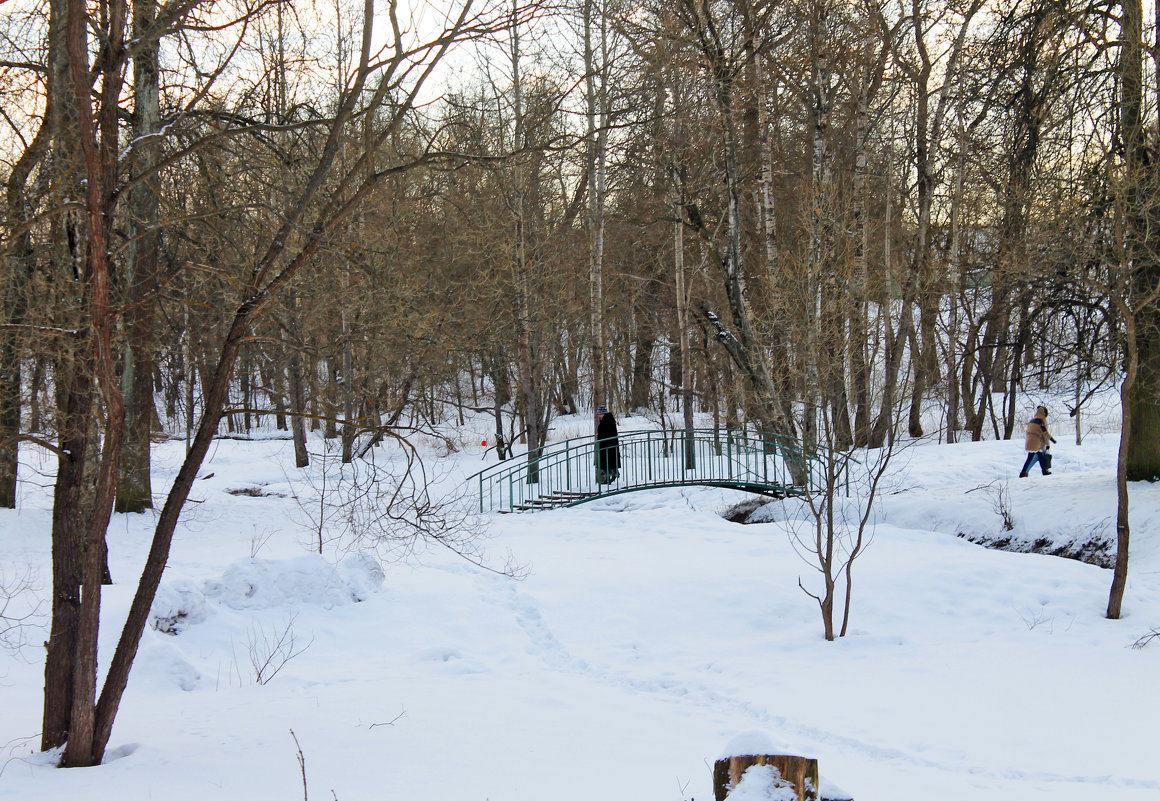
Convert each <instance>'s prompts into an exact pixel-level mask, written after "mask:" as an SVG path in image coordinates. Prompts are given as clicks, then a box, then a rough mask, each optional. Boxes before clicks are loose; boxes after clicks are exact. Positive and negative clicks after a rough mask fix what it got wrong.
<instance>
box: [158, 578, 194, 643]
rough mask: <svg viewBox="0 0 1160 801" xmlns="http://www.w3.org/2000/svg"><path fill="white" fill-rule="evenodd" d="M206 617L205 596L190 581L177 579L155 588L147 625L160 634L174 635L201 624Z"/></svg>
mask: <svg viewBox="0 0 1160 801" xmlns="http://www.w3.org/2000/svg"><path fill="white" fill-rule="evenodd" d="M206 615H207V611H206V606H205V594H204V593H202V591H201V590H200V589H198V587H197V586H196V585H195V584H194V583H193V582H192V581H186V580H182V579H179V580H177V581H169V582H165V583H163V584H162V585H161V586H160V587H158V588H157V595H156V596H155V597H154V598H153V606H152V607H150V609H149V625H150V627H152V628H154V629H156V630H157V631H160V632H161V633H162V634H173V635H176V634H180V633H181V632H182V631H184V630H185V629H186V628H187V627H188V626H190V625H191V624H193V623H201V622H202V621H204V620H205V618H206Z"/></svg>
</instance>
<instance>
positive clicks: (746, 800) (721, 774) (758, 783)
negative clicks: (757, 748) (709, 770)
mask: <svg viewBox="0 0 1160 801" xmlns="http://www.w3.org/2000/svg"><path fill="white" fill-rule="evenodd" d="M750 768H756V769H755V770H752V771H750ZM761 768H765V769H764V770H762V769H761ZM771 768H772V770H771ZM747 771H748V772H749V773H748V775H746V772H747ZM713 797H714V799H716V801H725V799H726V798H731V799H733V801H767V800H768V801H822V799H821V798H820V796H819V794H818V760H816V759H810V758H809V757H801V756H791V755H788V754H746V755H743V756H726V757H722V758H721V759H718V760H717V762H716V764H714V766H713Z"/></svg>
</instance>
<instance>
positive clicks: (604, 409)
mask: <svg viewBox="0 0 1160 801" xmlns="http://www.w3.org/2000/svg"><path fill="white" fill-rule="evenodd" d="M596 413H597V414H608V407H607V406H601V407H600V408H599V409H597V410H596Z"/></svg>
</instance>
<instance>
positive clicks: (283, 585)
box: [0, 418, 1160, 801]
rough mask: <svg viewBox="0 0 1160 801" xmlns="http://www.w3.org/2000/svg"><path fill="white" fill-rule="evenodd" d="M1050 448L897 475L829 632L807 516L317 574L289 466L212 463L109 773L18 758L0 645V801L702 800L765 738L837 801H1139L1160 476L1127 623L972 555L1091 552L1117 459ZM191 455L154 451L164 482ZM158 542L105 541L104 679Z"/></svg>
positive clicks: (38, 523) (23, 685) (1146, 783)
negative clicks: (1039, 462) (1034, 454)
mask: <svg viewBox="0 0 1160 801" xmlns="http://www.w3.org/2000/svg"><path fill="white" fill-rule="evenodd" d="M634 422H640V421H639V420H637V421H634V420H633V419H631V418H630V419H627V420H623V421H622V429H625V428H631V427H632V424H633V423H634ZM585 425H587V424H586V422H585V421H582V420H581V421H575V427H576V429H577V433H579V432H580V431H582V430H583V429H584V427H585ZM1054 428H1055V429H1056V430H1055V433H1056V436H1057V437H1059V439H1060V443H1059V445H1058V446H1056V448H1055V451H1056V464H1055V468H1054V475H1052V476H1049V477H1044V476H1041V475H1040V474H1039V472H1038V469H1036V470H1035V472H1034V473H1033V474H1032V475H1031V476H1030V477H1029V478H1027V479H1018V478H1016V473H1017V472H1018V469H1019V467H1020V465H1021V462H1022V458H1023V453H1022V447H1021V441H1015V442H983V443H967V444H956V445H937V444H917V445H914V446H912V447H909V448H907V449H905V450H904V451H903V452H902V453H900V454H899V456H898V457H897V459H896V461H895V462H894V466H893V471H892V474H891V476H890V479H889V481H888V482H887V486H885V487H884V489H883V490H882V494H881V497H880V498H879V505H878V507H877V508H878V514H877V516H876V520H877V523H876V525H875V527H874V530H873V543H872V545H871V546H870V548H869V550H868V551H866V553H865V554H864V555H863V556H862V557H861V558H860V559H859V560H858V561H857V562H856V563H855V568H854V596H853V605H852V619H851V628H850V633H849V634H848V636H846V637H845V638H842V639H839V640H838V641H835V642H826V641H825V640H824V639H823V637H822V627H821V620H820V616H819V612H818V609H817V604H816V603H815V602H814V601H813V600H812V599H811V598H810V597H808V596H807V595H806V594H805V593H804V592H803V591H802V589H800V588H799V586H798V583H799V580H800V581H801V582H802V583H803V584H804V585H805V586H806V587H807V588H810V589H812V590H816V589H817V586H818V584H817V581H818V579H817V573H816V572H815V571H814V570H812V569H811V568H810V566H809V565H807V564H806V563H805V562H803V560H802V559H801V558H800V557H799V555H798V554H797V553H796V552H795V550H794V548H793V546H792V544H791V538H790V535H789V533H788V532H790V531H792V530H794V529H795V527H796V529H797V530H799V531H800V521H801V519H802V515H803V508H802V507H801V505H800V504H797V503H791V502H787V503H781V504H778V505H776V506H773V507H769V508H768V509H766V510H765V513H764V517H765V519H767V520H769V521H771V522H766V523H761V524H753V525H738V524H735V523H730V522H727V521H726V520H724V519H723V518H722V517H721V514H720V513H721V512H722V511H724V510H725V509H726V508H728V507H729V506H730V505H732V504H734V503H736V502H737V501H739V500H741V499H743V498H744V496H741V495H739V494H736V493H732V492H727V491H721V490H712V489H671V490H652V491H648V492H640V493H630V494H625V495H619V496H615V497H611V498H607V499H604V500H602V501H598V502H593V503H590V504H587V505H584V506H580V507H576V508H572V509H562V510H555V511H550V512H539V513H535V514H523V515H507V516H498V517H494V518H491V519H490V525H489V527H488V528H487V529H486V531H483V530H482V529H481V533H482V534H483V536H485V537H486V539H485V540H484V545H485V548H486V550H487V554H488V558H489V559H490V560H491V562H492V563H493V564H502V563H503V561H504V559H505V555H506V554H507V553H508V552H510V553H511V554H512V555H513V556H514V557H515V559H516V560H517V561H518V562H520V563H522V564H523V565H525V566H526V567H527V568H528V575H527V577H526V578H524V579H523V580H521V581H516V580H512V579H510V578H507V577H504V576H502V575H497V574H495V573H491V572H487V571H484V570H481V569H479V568H477V567H475V566H473V565H472V564H469V563H468V562H467V561H464V560H463V559H461V558H459V557H457V556H455V555H453V554H451V553H448V552H447V551H445V550H440V549H434V550H427V551H425V552H421V553H416V554H413V555H411V557H410V558H408V559H407V560H406V561H405V562H402V563H388V564H386V565H384V566H383V569H382V570H380V568H379V564H378V562H377V560H374V559H372V558H369V557H368V556H367V555H366V554H360V553H358V552H347V553H345V554H342V555H339V554H337V553H327V554H326V556H325V557H319V556H317V555H311V549H312V547H313V543H314V542H315V541H316V539H315V538H316V535H315V534H314V533H312V532H311V531H310V530H309V528H308V526H309V521H310V520H311V519H313V514H312V512H311V511H310V509H311V505H310V501H311V498H312V496H313V493H314V490H313V486H314V485H311V484H308V483H306V482H303V481H301V480H300V479H299V477H298V476H297V474H296V471H295V470H294V468H293V466H292V465H293V454H292V449H291V447H290V443H289V442H286V441H283V440H273V439H271V440H264V441H253V442H242V441H228V440H223V441H221V442H220V443H219V444H218V445H217V447H216V448H215V450H214V451H213V452H212V453H211V457H210V459H209V460H208V461H207V463H206V465H205V467H204V469H203V471H202V474H203V476H204V479H203V480H200V481H198V482H197V486H196V490H195V496H194V497H195V500H196V503H193V504H191V505H190V507H189V510H188V514H187V516H186V519H185V521H184V523H183V524H182V526H181V528H180V530H179V532H178V536H177V538H176V540H175V543H174V547H173V552H172V556H171V559H170V562H169V566H168V569H167V572H166V578H165V582H164V584H163V588H162V593H161V595H160V597H159V600H158V603H157V604H156V605H155V607H154V611H155V613H156V614H157V619H158V621H159V625H160V627H161V628H162V629H169V630H171V631H173V632H175V633H164V632H163V631H159V630H153V629H151V630H149V631H147V632H146V636H145V639H144V642H143V644H142V648H141V652H140V656H139V658H138V660H137V664H136V666H135V667H134V671H133V676H132V680H131V682H130V686H129V689H128V691H127V693H126V695H125V699H124V704H123V706H122V709H121V712H120V715H119V717H118V719H117V723H116V727H115V729H114V732H113V737H112V742H111V745H110V751H109V755H108V758H107V760H106V764H104V765H102V766H101V767H99V768H91V769H84V770H57V769H54V768H52V767H51V766H50V765H49V759H47V758H46V757H45V756H44V755H41V754H38V753H37V752H36V749H37V743H38V733H39V731H40V703H41V688H42V676H43V672H42V671H43V649H42V648H40V647H39V643H40V642H41V641H42V640H43V639H44V636H45V629H44V626H45V625H46V624H47V620H46V617H45V616H44V615H43V614H40V615H39V616H37V617H34V618H33V619H32V620H30V621H29V622H30V623H31V624H33V628H29V629H25V630H23V631H19V632H18V631H9V633H8V634H9V639H13V638H14V637H15V636H17V635H19V634H23V635H25V636H26V639H27V641H28V644H26V645H25V646H24V647H23V648H21V649H19V650H17V651H13V650H12V649H7V650H3V651H0V710H2V713H0V746H3V751H2V752H0V798H5V799H7V798H13V799H17V798H18V799H37V800H38V801H66V800H67V801H72V799H78V798H85V799H89V801H101V800H103V799H110V801H111V800H112V799H116V800H117V801H138V800H140V799H150V798H157V799H167V800H168V801H205V799H239V800H243V799H244V800H245V801H267V799H269V800H270V801H273V800H274V799H279V800H282V799H285V800H287V801H289V800H290V799H295V798H303V797H304V795H306V794H305V793H304V791H303V778H302V771H301V769H300V766H299V762H298V755H299V750H298V749H299V747H300V748H301V755H302V757H303V758H304V762H305V774H306V782H307V785H308V796H309V798H311V799H330V798H337V799H339V800H340V801H370V800H371V799H375V801H379V800H387V799H399V801H403V800H404V799H405V800H406V801H416V800H417V799H434V800H435V801H468V799H478V801H484V800H485V799H489V800H490V801H544V800H545V799H551V800H552V801H593V800H594V799H633V800H634V801H635V800H636V799H650V800H651V801H688V799H694V798H695V799H701V801H708V799H710V798H711V797H712V792H711V768H712V762H713V760H714V759H716V758H717V757H718V756H719V755H720V754H721V752H722V749H723V748H724V747H725V745H726V744H727V743H728V742H729V741H731V740H733V739H734V738H735V737H737V736H738V735H739V734H740V735H744V734H745V733H747V732H748V733H752V732H754V731H755V730H756V731H759V732H762V733H763V734H761V735H760V736H761V737H767V738H768V739H769V740H770V741H772V742H773V743H775V744H776V745H777V746H778V747H779V748H781V749H784V752H785V753H797V754H804V755H809V756H815V757H817V758H818V759H819V763H820V766H821V772H822V775H823V780H824V781H829V782H831V783H836V784H838V785H840V786H841V787H843V788H844V789H845V790H847V791H848V792H849V793H850V794H852V795H853V796H854V798H855V799H857V801H929V799H939V801H968V799H969V801H977V799H980V798H985V799H987V801H1016V800H1017V801H1029V800H1034V799H1044V800H1045V801H1047V799H1050V801H1081V799H1082V801H1090V799H1093V798H1096V799H1101V801H1146V800H1147V801H1156V799H1158V798H1160V756H1158V755H1157V753H1158V752H1157V736H1156V724H1157V721H1158V720H1160V681H1158V680H1157V677H1158V676H1160V642H1155V643H1153V644H1152V645H1150V646H1148V647H1145V648H1132V647H1131V646H1132V644H1133V643H1134V642H1136V641H1137V640H1138V639H1139V638H1140V637H1142V636H1143V635H1146V634H1148V633H1149V632H1150V631H1151V630H1152V629H1154V628H1157V627H1160V485H1158V486H1152V485H1140V486H1133V487H1132V525H1133V551H1132V563H1131V576H1130V579H1129V584H1128V590H1127V595H1126V599H1125V604H1124V611H1125V614H1124V616H1123V618H1122V619H1121V620H1118V621H1109V620H1107V619H1106V618H1105V617H1104V611H1105V608H1106V604H1107V593H1108V587H1109V583H1110V579H1111V573H1110V571H1108V570H1106V569H1102V568H1099V567H1096V566H1093V565H1090V564H1084V563H1081V562H1078V561H1074V560H1070V559H1062V558H1058V557H1053V556H1045V555H1038V554H1028V553H1013V552H1005V551H999V550H991V549H986V548H982V547H979V546H978V545H974V544H971V543H970V542H968V541H967V540H966V539H965V537H971V538H995V539H999V538H1003V537H1012V538H1013V539H1014V540H1015V541H1016V543H1018V542H1034V541H1036V540H1043V539H1048V540H1050V541H1052V542H1066V541H1068V540H1073V539H1076V538H1078V537H1085V536H1087V537H1090V536H1092V535H1093V534H1095V535H1097V536H1105V537H1106V536H1111V534H1112V531H1113V528H1112V521H1113V519H1114V515H1115V493H1114V480H1113V479H1114V474H1113V461H1114V457H1115V449H1116V444H1117V438H1116V436H1115V435H1114V434H1111V433H1101V434H1095V435H1090V436H1089V437H1088V438H1087V439H1086V441H1085V442H1084V444H1083V446H1082V447H1078V448H1077V447H1076V446H1074V444H1071V442H1072V441H1073V438H1074V435H1073V433H1072V432H1070V431H1069V430H1068V429H1067V424H1066V421H1064V423H1063V424H1062V425H1061V424H1057V425H1055V426H1054ZM482 430H483V425H482V423H481V426H480V431H472V430H467V431H464V432H461V440H462V442H463V443H466V444H465V445H464V447H463V448H462V449H461V450H459V451H458V452H457V453H454V454H452V455H450V456H443V457H441V458H440V459H439V460H438V461H439V462H440V464H441V465H442V466H444V467H446V468H448V470H449V471H450V472H449V473H448V476H447V477H446V479H445V481H444V484H443V486H451V485H453V484H454V483H455V481H456V479H457V477H462V476H464V475H467V474H469V473H471V472H474V471H475V470H478V469H479V468H481V467H483V466H485V465H486V464H489V463H491V462H492V461H493V460H494V455H493V454H490V453H489V454H486V455H485V454H483V453H482V452H483V448H482V447H481V446H480V445H479V441H480V438H481V435H482ZM313 445H314V447H315V448H316V449H317V448H321V447H322V445H321V443H320V442H314V443H313ZM182 447H183V446H182V444H181V443H180V442H177V443H167V444H164V445H162V446H159V449H158V451H157V457H156V468H157V486H156V487H155V488H160V486H161V485H163V484H164V482H165V481H166V479H167V478H168V477H171V476H172V473H173V471H174V469H175V468H176V465H177V462H178V460H179V459H180V457H181V455H182ZM38 458H39V457H38V456H37V455H36V454H35V453H34V452H32V451H29V459H30V460H32V462H31V463H30V464H29V465H28V467H27V469H26V470H25V472H24V475H25V476H26V477H28V478H29V482H28V483H26V484H25V485H24V487H23V496H22V503H21V506H20V508H19V509H18V510H16V511H9V510H2V511H0V532H2V533H0V568H2V572H3V575H4V577H5V581H6V582H7V583H8V584H9V586H14V584H15V582H16V579H17V578H18V577H20V576H24V575H27V573H26V567H25V566H27V565H30V566H31V567H32V568H33V571H34V573H33V574H32V583H33V585H34V587H35V590H34V591H33V592H25V593H21V594H18V596H17V597H15V598H13V599H12V600H11V601H10V603H9V609H8V614H9V615H10V616H12V615H16V614H17V613H18V612H19V610H20V609H21V608H22V607H23V606H25V605H28V604H31V603H33V602H34V601H35V600H36V599H37V598H39V599H40V600H42V601H43V602H44V603H45V605H47V601H48V598H49V593H50V588H49V586H48V582H49V577H50V575H51V572H50V563H49V524H50V520H49V512H48V509H49V504H50V495H49V492H48V484H49V479H48V478H47V477H45V474H46V473H47V471H48V469H49V468H50V465H51V462H50V460H48V459H47V458H45V459H44V463H43V465H42V466H40V465H37V464H35V462H36V459H38ZM431 458H432V459H433V460H434V459H435V457H434V455H432V457H431ZM41 468H43V472H41V473H40V474H39V475H38V473H37V471H38V470H40V469H41ZM211 474H212V475H211ZM317 483H318V482H317V480H316V481H315V485H316V484H317ZM37 485H40V486H37ZM228 490H235V491H237V490H246V491H248V493H249V494H245V493H243V494H230V493H229V492H228ZM1000 493H1002V496H1003V498H1004V500H1003V501H1002V502H1000V500H999V496H1000ZM296 495H297V496H298V497H297V499H296V497H295V496H296ZM1003 506H1005V507H1006V508H1007V509H1008V511H1009V513H1010V515H1011V516H1012V519H1013V522H1014V523H1015V529H1014V530H1013V531H1011V532H1006V531H1005V530H1004V529H1003V527H1002V523H1001V520H1002V518H1001V514H1000V507H1003ZM795 521H796V522H795ZM150 524H151V516H150V515H137V516H128V517H126V516H118V517H116V519H115V520H114V522H113V525H112V528H111V529H110V534H109V545H110V564H111V569H112V573H113V576H114V578H115V579H116V580H117V583H116V584H115V585H114V586H112V587H109V588H107V589H106V592H105V596H104V598H105V609H104V618H103V619H104V627H103V634H102V641H101V642H102V650H101V653H102V655H103V656H105V657H107V656H108V655H109V654H110V653H111V651H112V647H113V643H114V642H115V637H116V635H117V633H118V631H117V629H118V626H117V624H118V622H119V620H120V618H121V617H122V616H123V615H124V613H125V610H126V608H127V605H128V602H129V599H130V597H131V594H132V591H133V588H134V582H135V578H136V575H137V573H138V571H139V569H140V566H141V563H142V560H143V558H144V552H145V549H146V547H147V543H148V538H149V536H150V533H151V532H150ZM960 535H961V536H960ZM178 612H180V613H181V614H180V615H178ZM37 626H39V628H37ZM279 649H280V650H279ZM268 657H269V659H267V658H268ZM264 662H267V664H266V665H265V666H264V675H263V679H264V683H259V681H258V679H257V674H258V671H259V668H261V667H262V663H264ZM271 673H273V675H271ZM292 732H293V734H292Z"/></svg>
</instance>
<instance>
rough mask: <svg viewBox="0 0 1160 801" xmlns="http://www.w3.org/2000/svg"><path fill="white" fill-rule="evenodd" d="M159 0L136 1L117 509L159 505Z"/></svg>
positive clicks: (137, 508) (134, 6) (127, 510)
mask: <svg viewBox="0 0 1160 801" xmlns="http://www.w3.org/2000/svg"><path fill="white" fill-rule="evenodd" d="M156 12H157V7H156V0H136V2H134V4H133V31H134V36H135V37H136V38H138V40H140V41H141V42H142V44H141V46H140V47H139V48H138V50H137V52H136V54H135V55H134V58H133V76H134V87H133V90H134V91H133V97H134V101H135V106H134V115H133V123H134V131H133V158H132V172H133V175H134V176H142V177H144V180H142V181H141V182H140V183H138V184H137V185H135V186H134V187H133V188H132V189H131V190H130V194H129V232H130V242H129V252H128V260H127V265H126V273H127V274H126V278H125V281H126V285H127V289H128V291H129V298H130V302H129V304H128V307H127V309H126V313H125V330H126V337H127V339H128V347H127V348H126V349H125V355H124V359H123V362H122V368H121V393H122V394H123V395H124V396H125V446H124V459H123V460H122V462H121V467H120V475H119V476H118V480H117V499H116V506H115V509H116V511H118V512H143V511H145V510H146V509H152V508H153V485H152V482H151V477H150V444H151V436H152V433H153V418H154V417H155V416H156V410H155V408H154V405H153V351H154V339H155V334H154V323H153V318H154V310H155V308H156V305H157V298H156V291H157V258H158V248H159V242H160V236H161V234H160V231H159V230H158V218H159V214H158V208H159V197H160V192H159V189H158V186H159V183H160V176H159V175H158V174H157V165H158V164H160V162H161V141H160V139H159V137H158V135H157V134H158V132H159V131H160V130H161V106H160V88H159V80H158V63H157V59H158V49H159V46H158V42H157V40H156V39H150V38H149V37H147V36H145V35H144V34H145V33H146V32H147V31H148V30H149V29H150V28H151V27H152V25H153V23H154V19H155V17H156Z"/></svg>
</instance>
